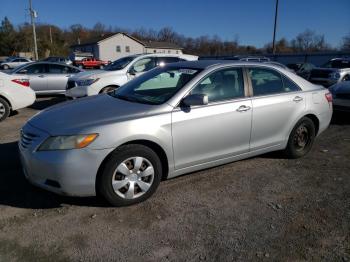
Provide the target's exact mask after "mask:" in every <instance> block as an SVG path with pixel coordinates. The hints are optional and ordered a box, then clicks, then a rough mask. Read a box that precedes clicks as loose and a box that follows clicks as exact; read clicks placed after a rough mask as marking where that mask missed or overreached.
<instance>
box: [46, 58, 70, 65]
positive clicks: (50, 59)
mask: <svg viewBox="0 0 350 262" xmlns="http://www.w3.org/2000/svg"><path fill="white" fill-rule="evenodd" d="M42 61H45V62H54V63H63V64H67V65H71V64H73V62H72V61H71V60H70V59H69V58H67V57H61V56H49V57H47V58H45V59H43V60H42Z"/></svg>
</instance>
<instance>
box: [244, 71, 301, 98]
mask: <svg viewBox="0 0 350 262" xmlns="http://www.w3.org/2000/svg"><path fill="white" fill-rule="evenodd" d="M244 67H245V68H246V75H247V80H248V85H249V93H250V96H251V97H255V98H257V97H269V96H276V95H284V94H291V93H293V92H301V91H303V89H302V88H300V86H299V85H298V84H297V83H295V82H294V81H293V80H292V79H291V78H290V77H288V76H286V75H285V74H283V73H282V72H280V71H278V70H276V69H274V68H270V67H267V66H260V65H257V66H244ZM251 68H261V69H267V70H271V71H273V72H275V73H277V74H279V75H280V76H281V81H282V84H283V88H284V81H283V77H286V78H288V79H289V80H290V81H291V82H293V83H294V84H295V85H296V86H297V87H298V88H299V90H297V91H289V92H282V93H280V92H279V93H273V94H264V95H254V89H253V83H252V79H251V77H250V76H249V69H251Z"/></svg>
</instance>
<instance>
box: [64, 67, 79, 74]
mask: <svg viewBox="0 0 350 262" xmlns="http://www.w3.org/2000/svg"><path fill="white" fill-rule="evenodd" d="M67 70H68V71H67V72H68V73H70V74H76V73H79V72H80V70H79V69H77V68H74V67H69V66H67Z"/></svg>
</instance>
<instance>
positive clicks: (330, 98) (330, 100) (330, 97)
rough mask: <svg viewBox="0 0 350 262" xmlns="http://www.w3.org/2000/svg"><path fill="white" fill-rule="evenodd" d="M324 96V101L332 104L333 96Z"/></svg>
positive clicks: (328, 94)
mask: <svg viewBox="0 0 350 262" xmlns="http://www.w3.org/2000/svg"><path fill="white" fill-rule="evenodd" d="M325 96H326V99H327V101H328V103H332V102H333V96H332V94H331V93H326V94H325Z"/></svg>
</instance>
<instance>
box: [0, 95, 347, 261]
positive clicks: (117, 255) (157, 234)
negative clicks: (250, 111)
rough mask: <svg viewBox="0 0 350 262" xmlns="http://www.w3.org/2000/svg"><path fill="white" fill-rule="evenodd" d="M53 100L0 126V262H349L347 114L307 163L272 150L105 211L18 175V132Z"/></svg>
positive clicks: (103, 205) (181, 179)
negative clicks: (140, 199)
mask: <svg viewBox="0 0 350 262" xmlns="http://www.w3.org/2000/svg"><path fill="white" fill-rule="evenodd" d="M59 101H60V99H59V98H42V99H40V100H39V102H37V103H36V104H34V105H33V106H32V107H31V108H28V109H24V110H20V111H19V112H18V114H17V115H13V116H12V117H10V118H9V119H7V120H6V121H5V122H2V123H0V168H1V169H0V178H1V180H0V181H1V182H0V261H252V260H253V261H350V115H336V117H335V119H333V121H332V124H331V126H330V127H329V129H328V130H327V131H326V132H325V133H323V134H322V135H321V136H320V137H319V138H318V139H317V141H316V143H315V145H314V148H313V150H312V151H311V153H310V154H309V155H308V156H307V157H305V158H302V159H298V160H287V159H283V158H281V157H280V154H278V153H274V154H269V155H264V156H260V157H256V158H252V159H248V160H244V161H239V162H235V163H232V164H228V165H224V166H220V167H217V168H212V169H208V170H205V171H201V172H196V173H193V174H191V175H185V176H182V177H179V178H175V179H172V180H168V181H164V182H162V183H161V185H160V187H159V188H158V191H157V192H156V193H155V195H154V196H153V197H152V198H151V199H149V200H148V201H146V202H144V203H141V204H138V205H135V206H131V207H123V208H111V207H108V206H107V204H106V203H105V202H104V201H102V200H99V199H97V198H83V199H81V198H67V197H60V196H56V195H54V194H51V193H48V192H45V191H43V190H40V189H37V188H35V187H33V186H31V185H29V184H28V183H27V182H26V181H25V179H24V177H23V174H22V171H21V166H20V163H19V159H18V155H17V154H18V151H17V144H16V141H17V140H18V134H19V130H20V128H21V126H22V125H23V124H24V123H25V121H26V120H27V119H28V118H29V117H30V116H32V115H33V114H35V113H36V112H37V111H38V110H40V109H43V108H45V107H47V106H48V105H52V104H55V103H57V102H59ZM82 164H83V163H82Z"/></svg>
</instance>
